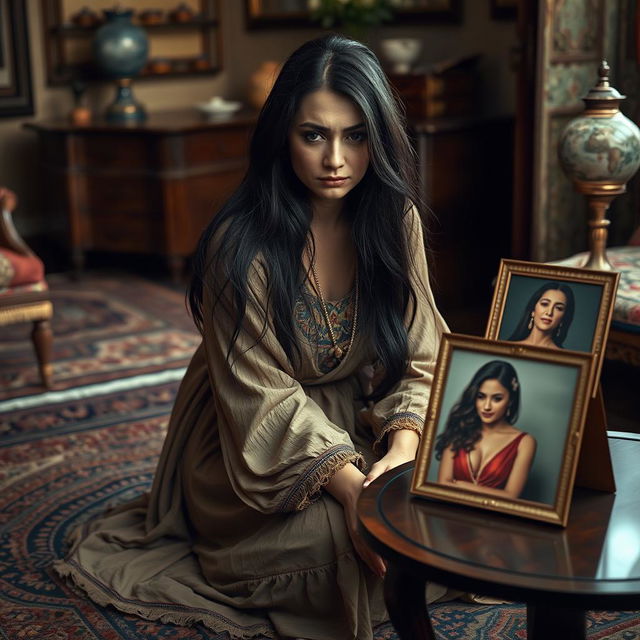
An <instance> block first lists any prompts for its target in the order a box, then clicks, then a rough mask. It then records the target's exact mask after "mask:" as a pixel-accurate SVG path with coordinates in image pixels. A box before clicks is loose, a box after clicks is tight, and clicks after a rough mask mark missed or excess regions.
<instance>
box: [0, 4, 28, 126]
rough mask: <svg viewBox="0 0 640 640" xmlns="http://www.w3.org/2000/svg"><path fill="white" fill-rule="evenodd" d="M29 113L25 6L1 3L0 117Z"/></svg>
mask: <svg viewBox="0 0 640 640" xmlns="http://www.w3.org/2000/svg"><path fill="white" fill-rule="evenodd" d="M32 114H33V91H32V87H31V61H30V56H29V31H28V28H27V3H26V2H24V0H0V117H12V116H27V115H32Z"/></svg>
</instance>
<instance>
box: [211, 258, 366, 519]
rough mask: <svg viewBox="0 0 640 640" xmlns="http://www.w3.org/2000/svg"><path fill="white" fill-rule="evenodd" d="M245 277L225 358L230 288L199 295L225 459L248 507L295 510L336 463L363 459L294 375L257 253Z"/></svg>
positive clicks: (317, 491)
mask: <svg viewBox="0 0 640 640" xmlns="http://www.w3.org/2000/svg"><path fill="white" fill-rule="evenodd" d="M248 281H249V289H250V291H251V293H250V296H249V299H248V301H247V308H246V314H245V317H244V322H243V326H242V329H241V331H240V334H239V335H238V338H237V340H236V342H235V344H234V346H233V348H232V349H231V352H230V353H229V356H228V357H227V352H228V348H229V344H230V342H231V336H232V334H233V324H234V317H233V313H232V312H231V309H232V305H231V303H230V287H229V286H227V287H226V288H225V289H223V293H222V295H220V296H219V297H218V299H217V303H216V305H215V306H213V304H212V300H211V297H212V295H213V294H212V292H211V291H210V290H206V291H205V294H204V305H203V306H204V310H205V313H204V316H205V318H204V326H203V341H204V347H205V352H206V356H207V364H208V370H209V376H210V382H211V385H212V388H213V394H214V398H215V403H216V411H217V415H218V428H219V434H220V444H221V448H222V453H223V459H224V464H225V467H226V471H227V474H228V476H229V479H230V482H231V484H232V486H233V489H234V491H235V492H236V494H237V495H238V496H239V497H240V499H241V500H242V501H243V502H245V503H246V504H248V505H249V506H251V507H252V508H254V509H257V510H259V511H262V512H265V513H271V512H285V511H295V510H299V509H303V508H305V507H306V506H308V505H309V504H310V503H311V502H312V501H313V500H315V499H317V498H318V497H319V496H320V490H321V489H322V487H323V485H324V484H326V483H327V482H328V481H329V480H330V479H331V477H332V476H333V474H334V473H335V472H336V471H337V470H339V469H340V468H342V467H343V466H345V465H346V464H348V463H350V462H353V463H354V464H356V466H358V467H362V466H363V465H364V459H363V457H362V455H361V454H359V453H357V452H356V451H355V449H354V445H353V442H352V441H351V438H350V437H349V435H348V433H347V432H346V431H345V430H344V429H342V428H340V427H339V426H338V425H336V424H333V423H332V422H331V421H329V420H328V418H327V416H326V415H325V414H324V412H323V411H322V410H321V408H320V407H319V406H318V405H317V404H316V403H315V402H314V401H313V400H312V399H311V398H309V397H308V396H307V395H306V393H305V392H304V389H303V388H302V386H301V385H300V384H299V382H298V381H297V380H296V379H295V378H294V371H293V369H292V365H291V363H290V362H289V360H288V358H287V356H286V355H285V353H284V351H283V349H282V347H281V345H280V343H279V341H278V340H277V339H276V336H275V332H274V329H273V324H272V321H271V319H270V317H269V314H268V313H267V309H266V307H267V304H266V300H267V295H268V292H267V286H266V285H267V276H266V272H265V269H264V267H263V265H262V264H261V263H260V261H259V260H257V259H256V260H255V261H254V263H253V264H252V265H251V267H250V273H249V278H248ZM205 289H207V288H206V287H205ZM212 308H213V312H212V311H211V310H212Z"/></svg>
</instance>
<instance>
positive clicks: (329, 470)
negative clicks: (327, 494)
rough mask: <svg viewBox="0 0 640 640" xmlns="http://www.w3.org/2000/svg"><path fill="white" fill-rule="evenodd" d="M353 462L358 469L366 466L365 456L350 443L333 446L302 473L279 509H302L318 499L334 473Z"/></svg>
mask: <svg viewBox="0 0 640 640" xmlns="http://www.w3.org/2000/svg"><path fill="white" fill-rule="evenodd" d="M350 462H352V463H353V464H354V465H356V467H358V469H361V470H362V469H363V468H364V466H365V460H364V456H363V455H362V454H361V453H358V452H357V451H354V450H353V449H352V448H351V447H349V446H348V445H338V446H335V447H331V448H330V449H328V450H327V451H325V452H324V453H323V454H321V455H319V456H318V457H317V458H316V459H315V460H314V461H313V463H312V464H311V465H309V467H307V469H306V470H305V471H304V473H302V474H300V478H299V479H298V481H297V482H296V483H295V484H294V486H293V487H292V488H291V490H290V491H289V493H288V494H287V496H286V497H285V499H284V500H283V501H282V502H281V504H280V507H279V508H278V511H302V509H306V508H307V507H308V506H309V505H310V504H312V503H313V502H315V501H316V500H318V499H319V498H320V496H321V490H322V487H324V485H326V484H327V483H328V482H329V480H331V478H332V477H333V475H334V474H335V473H336V472H337V471H340V469H342V468H343V467H345V466H346V465H347V464H349V463H350Z"/></svg>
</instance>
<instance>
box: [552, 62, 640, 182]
mask: <svg viewBox="0 0 640 640" xmlns="http://www.w3.org/2000/svg"><path fill="white" fill-rule="evenodd" d="M598 74H599V76H600V79H599V82H598V84H596V86H595V87H593V88H592V89H591V90H590V91H589V93H588V94H587V95H586V96H585V97H584V98H583V100H584V103H585V105H586V109H585V110H584V112H583V113H582V114H581V115H580V116H579V117H577V118H575V119H574V120H572V121H571V122H570V123H569V124H568V125H567V127H566V128H565V130H564V131H563V133H562V136H561V138H560V144H559V149H558V152H559V156H560V163H561V164H562V167H563V169H564V170H565V172H566V173H567V175H568V176H569V178H571V179H572V180H573V182H574V185H575V187H576V189H577V190H578V191H580V192H582V193H587V192H588V193H592V192H593V190H594V188H597V187H598V186H600V187H602V188H605V189H606V190H607V191H609V192H611V191H612V190H617V188H622V191H624V185H625V184H626V183H627V182H628V181H629V179H630V178H631V177H632V176H633V175H634V174H635V172H636V171H637V169H638V166H640V129H638V127H637V126H636V125H635V124H634V123H633V122H632V121H631V120H629V118H627V117H626V116H624V115H623V114H622V113H621V112H620V102H621V101H622V100H624V99H625V96H623V95H621V94H620V93H618V91H617V90H616V89H615V88H614V87H612V86H611V85H610V84H609V65H608V64H607V63H606V61H603V62H602V64H601V65H600V68H599V70H598Z"/></svg>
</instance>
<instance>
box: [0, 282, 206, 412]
mask: <svg viewBox="0 0 640 640" xmlns="http://www.w3.org/2000/svg"><path fill="white" fill-rule="evenodd" d="M49 283H50V287H51V292H52V298H53V305H54V316H53V321H52V327H53V335H54V339H53V378H54V381H55V390H58V391H59V390H63V389H68V388H70V387H78V386H85V385H90V384H95V383H101V382H105V381H108V380H115V379H122V378H128V377H130V376H133V375H140V374H145V373H147V374H148V373H153V372H157V371H166V370H168V369H178V368H182V367H184V366H186V365H187V363H188V362H189V358H190V357H191V354H192V353H193V352H194V350H195V348H196V346H197V345H198V343H199V336H198V334H197V332H196V329H195V327H194V325H193V322H192V321H191V319H190V318H189V316H188V314H187V312H186V309H185V298H184V293H178V292H177V291H173V290H171V289H169V288H167V287H163V286H160V285H158V284H154V283H152V282H149V281H148V280H143V279H141V278H135V277H131V276H122V277H121V278H113V277H109V278H100V277H95V276H93V277H92V276H87V277H85V278H83V279H82V280H80V281H78V282H75V281H72V280H69V279H68V278H67V277H65V276H62V275H54V276H52V277H50V278H49ZM30 331H31V326H30V324H28V323H24V324H15V325H10V326H8V327H3V330H2V333H0V401H2V400H5V399H7V398H15V397H18V396H25V395H31V394H36V393H42V392H43V391H44V389H43V388H42V386H41V384H40V379H39V376H38V370H37V366H36V360H35V355H34V352H33V345H32V343H31V339H30Z"/></svg>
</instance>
